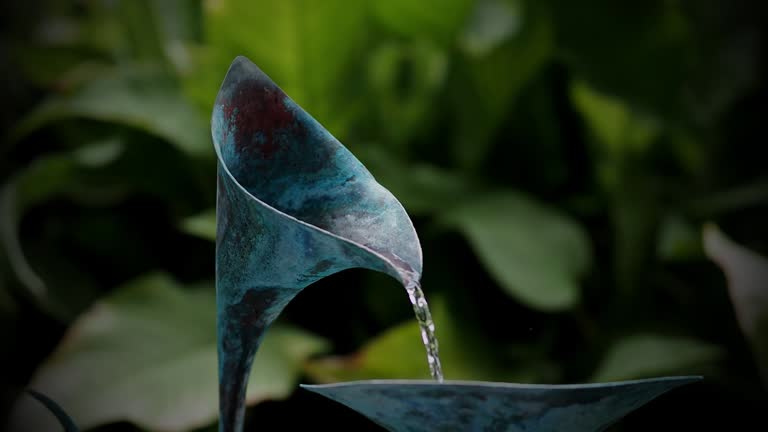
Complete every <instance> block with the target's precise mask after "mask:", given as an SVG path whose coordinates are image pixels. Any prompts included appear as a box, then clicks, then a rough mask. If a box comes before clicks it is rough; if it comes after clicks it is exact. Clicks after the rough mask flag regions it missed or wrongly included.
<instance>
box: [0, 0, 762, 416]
mask: <svg viewBox="0 0 768 432" xmlns="http://www.w3.org/2000/svg"><path fill="white" fill-rule="evenodd" d="M765 22H766V3H765V2H763V1H760V0H744V1H728V0H704V1H701V0H699V1H693V0H677V1H675V0H667V1H626V2H610V1H598V0H587V1H581V2H574V1H566V0H562V1H561V0H545V1H534V0H442V1H438V0H422V1H413V0H366V1H362V0H361V1H343V0H330V1H309V0H284V1H277V0H275V1H268V0H253V1H249V0H209V1H202V2H200V1H193V0H174V1H151V0H132V1H128V0H122V1H121V0H114V1H107V0H103V1H97V0H92V1H85V0H83V1H69V2H66V1H43V0H26V1H24V2H4V3H3V5H2V10H1V11H0V32H1V34H2V40H1V41H0V62H1V63H0V64H1V66H0V67H2V76H1V78H0V79H1V80H2V89H1V90H2V106H1V107H0V124H1V125H2V132H3V135H2V140H3V141H2V144H1V147H0V183H1V184H2V194H1V195H0V246H1V247H0V319H2V323H1V324H0V332H2V341H1V342H2V343H0V347H1V348H2V350H3V351H2V358H3V359H4V360H3V362H2V364H3V365H2V369H3V370H2V377H3V380H4V383H3V386H2V388H3V394H2V403H3V405H2V407H3V412H4V414H7V413H8V412H9V410H10V407H11V405H12V403H13V401H14V400H16V398H17V396H18V393H19V391H20V390H21V389H23V388H24V387H25V386H28V385H32V386H33V387H35V388H38V389H40V390H42V391H44V392H47V393H48V394H50V395H51V396H52V397H53V398H54V399H56V400H57V401H59V402H60V403H61V404H62V406H64V408H65V409H67V410H68V411H70V413H71V414H72V416H73V417H74V418H75V420H76V422H78V424H80V425H82V426H83V427H84V428H86V429H90V428H95V429H94V430H103V431H132V430H169V431H170V430H173V431H175V430H200V429H205V428H207V430H215V426H206V425H212V424H213V423H214V422H215V417H213V413H215V407H216V401H217V396H216V389H215V385H213V384H212V383H214V382H215V374H216V369H215V363H214V362H215V354H214V353H215V339H214V338H215V333H214V332H213V328H214V322H213V316H214V312H213V311H214V310H215V305H214V298H213V282H212V280H213V276H214V265H213V257H214V243H213V241H212V238H213V235H214V234H215V228H214V227H215V225H214V224H215V222H214V219H213V213H212V209H213V208H214V206H215V168H216V164H215V157H214V153H213V147H212V144H211V143H210V132H209V124H208V120H207V119H208V118H209V117H208V116H209V115H210V111H211V106H212V102H213V99H214V97H215V95H216V92H217V90H218V86H219V84H220V82H221V80H222V79H223V77H224V74H225V72H226V69H227V67H228V65H229V63H230V62H231V60H232V59H233V58H234V57H235V56H236V55H241V54H242V55H246V56H247V57H249V58H250V59H251V60H253V61H254V62H255V63H256V64H257V65H259V66H260V67H261V68H262V69H263V70H264V71H265V72H266V73H267V74H269V75H270V76H271V77H272V78H273V79H274V80H275V82H276V83H278V85H280V86H281V87H282V88H283V89H284V90H285V91H286V93H287V94H289V95H290V96H291V97H292V98H293V99H294V100H296V101H297V102H298V103H299V104H300V105H301V106H302V107H304V108H305V109H306V110H307V111H308V112H309V113H311V114H312V115H313V116H314V117H315V118H317V119H318V120H319V121H320V122H321V123H322V124H323V125H324V126H326V127H327V128H328V129H329V130H330V131H331V133H333V134H334V135H335V136H336V137H338V138H339V140H341V141H342V142H343V143H344V144H345V145H346V146H347V147H348V148H349V149H350V150H351V151H352V152H353V153H354V154H355V155H357V156H358V157H359V158H360V159H361V161H362V162H363V163H364V164H366V166H367V167H368V168H369V169H370V170H371V172H372V173H373V174H374V176H376V178H377V179H378V180H379V181H380V182H381V183H382V184H383V185H384V186H385V187H387V188H389V189H390V190H391V191H392V192H393V193H394V194H395V196H397V197H398V198H399V199H400V200H401V201H402V203H403V205H404V206H405V208H406V209H407V210H408V212H409V214H410V215H411V216H412V218H413V220H414V223H415V225H416V229H417V232H418V233H419V236H420V239H421V242H422V247H423V251H424V257H425V265H424V269H425V272H424V277H423V286H424V290H425V292H426V295H427V298H428V299H429V300H430V303H431V305H432V309H433V313H434V316H435V320H436V324H437V332H438V337H440V341H441V348H442V353H443V363H444V368H445V373H446V376H447V378H449V379H479V380H488V381H508V382H532V383H576V382H590V381H612V380H623V379H635V378H643V377H650V376H660V375H671V374H703V375H704V376H705V380H704V382H702V383H699V384H695V385H691V386H689V387H686V388H683V389H679V390H676V391H674V392H672V393H670V394H668V395H665V396H663V397H661V398H660V399H658V400H656V401H654V402H652V403H650V404H649V405H647V406H646V407H644V408H642V409H640V410H639V411H637V412H636V413H634V414H631V415H630V416H628V417H627V418H626V419H625V420H624V421H622V422H621V423H620V424H618V425H617V426H615V427H614V429H613V430H617V431H621V430H624V431H640V430H649V429H650V430H692V429H698V428H702V427H704V426H713V425H716V424H720V423H721V422H724V421H727V420H729V419H738V421H739V423H742V422H743V423H744V424H752V425H754V426H753V427H752V429H753V430H759V429H762V428H764V426H762V427H761V426H760V425H765V424H766V422H765V419H764V412H763V411H761V410H764V409H765V407H766V406H768V394H766V385H767V384H768V381H767V380H766V379H764V380H762V381H761V378H760V367H761V366H760V365H761V364H762V367H763V370H765V362H768V356H762V357H761V356H760V355H759V354H758V353H759V352H760V351H759V350H760V349H763V350H765V349H766V348H765V346H766V345H765V344H766V342H765V341H766V340H768V332H766V331H764V330H763V331H757V330H749V329H748V331H747V332H746V334H745V333H744V332H743V328H742V327H743V326H742V327H740V325H739V319H742V322H743V319H744V317H743V316H740V314H743V313H744V312H743V310H744V308H743V306H742V307H741V308H740V306H739V305H736V308H734V305H733V304H732V303H731V299H730V297H729V289H730V290H732V292H738V290H739V289H740V288H739V284H738V283H737V282H734V280H735V279H733V280H730V281H727V280H726V278H725V276H724V274H723V272H722V271H721V269H720V268H718V266H716V265H715V264H714V263H713V262H712V261H711V260H710V259H709V258H708V257H707V253H706V252H705V250H704V247H703V244H702V231H703V229H704V227H705V226H708V227H709V232H710V234H711V235H716V234H715V233H717V232H719V231H716V228H715V226H717V227H719V229H720V230H722V233H724V235H726V236H728V237H729V238H730V239H731V240H732V241H733V242H734V243H732V244H731V243H729V244H730V245H731V246H732V247H734V248H740V247H744V248H747V249H748V250H751V251H753V252H754V253H757V254H762V255H763V256H765V255H766V254H768V224H766V220H768V175H767V173H766V170H765V165H766V162H767V161H768V151H766V146H765V143H766V139H765V134H764V128H765V120H766V114H768V109H766V100H768V93H767V92H766V82H765V76H766V56H765V53H766V32H765V26H764V23H765ZM531 209H534V210H535V211H534V210H531ZM528 210H531V211H532V212H533V214H534V215H535V216H531V212H529V211H528ZM706 224H710V225H706ZM715 224H716V225H715ZM738 245H741V246H738ZM708 250H709V249H708ZM712 254H715V255H717V254H718V251H716V250H715V251H711V250H709V255H712ZM521 263H522V264H521ZM729 282H731V283H730V286H729ZM761 282H762V280H760V281H757V283H755V284H753V286H752V289H755V288H757V289H758V290H760V289H762V290H763V292H765V289H768V287H767V286H766V285H765V284H764V283H761ZM763 299H765V296H763ZM196 306H199V308H197V309H196V308H195V307H196ZM749 307H753V308H754V310H757V311H762V312H760V313H762V316H763V317H765V316H766V314H768V302H763V303H762V304H760V303H759V302H758V303H753V304H749ZM278 326H280V328H281V329H285V330H286V331H289V332H293V333H285V332H283V333H279V331H278V330H275V336H274V338H273V339H272V341H271V342H270V345H268V346H267V345H265V347H264V349H263V350H262V351H260V353H259V356H258V357H265V360H264V362H263V363H261V364H260V363H258V362H259V360H258V359H257V366H256V367H257V368H259V367H261V368H262V369H261V370H262V372H263V373H261V374H260V375H259V378H258V380H257V381H256V382H255V383H252V384H251V392H252V395H253V399H254V401H256V400H264V401H262V402H261V403H258V404H255V405H254V406H253V407H252V408H251V409H250V411H249V416H248V426H249V428H248V429H249V430H255V429H257V428H258V427H259V426H260V425H262V422H268V423H270V424H275V422H278V423H279V422H282V423H283V424H284V425H285V426H286V427H287V426H298V425H301V424H304V422H307V421H308V420H309V421H312V422H313V424H314V427H321V428H323V427H333V428H339V429H346V428H354V429H356V430H369V429H370V430H375V427H374V426H372V425H371V424H370V423H368V422H367V421H366V420H365V419H363V418H361V417H359V416H357V415H356V414H354V413H351V412H349V411H347V410H346V409H345V408H343V407H341V406H339V405H335V404H332V403H330V402H328V401H325V400H323V399H321V398H319V397H317V396H315V395H312V394H309V393H307V392H305V391H302V390H299V389H298V387H297V384H298V383H299V382H338V381H345V380H351V379H358V378H419V377H425V376H427V374H428V370H427V367H426V361H425V359H424V354H423V348H422V347H421V346H420V341H419V336H418V333H417V330H416V327H415V322H414V320H413V318H412V312H411V309H410V306H409V304H408V301H407V297H406V295H405V292H404V291H403V290H402V289H401V288H400V287H399V286H398V285H397V284H396V282H395V281H393V280H390V279H388V278H387V277H385V276H382V275H378V274H371V273H370V272H365V271H348V272H344V273H341V274H338V275H334V276H331V277H329V278H327V279H326V280H323V281H320V282H318V283H317V284H315V285H314V286H312V287H310V288H308V289H307V290H306V291H305V292H303V293H302V294H301V295H299V296H298V297H297V298H296V300H295V301H294V302H293V303H291V305H289V307H288V308H287V310H286V312H285V314H284V316H283V317H281V319H280V323H279V324H278ZM765 328H766V327H765V326H763V329H765ZM761 346H762V347H763V348H761ZM267 350H271V351H270V352H271V353H273V354H274V355H273V356H272V357H269V358H267V356H269V355H272V354H266V351H267ZM763 352H765V351H763ZM191 353H194V355H192V354H191ZM201 358H202V359H203V360H201ZM761 358H762V359H763V360H762V361H761V360H760V359H761ZM209 366H210V367H209ZM66 377H69V378H68V379H69V381H67V378H66ZM66 382H68V383H69V384H62V383H66ZM136 401H142V403H146V404H147V406H150V407H153V408H155V409H153V410H152V412H149V411H150V410H147V409H145V408H142V405H141V404H138V405H136V406H138V407H139V408H138V409H135V407H134V405H135V404H134V403H133V402H136ZM190 401H194V403H191V402H190ZM201 407H202V408H201ZM169 425H170V426H169ZM273 428H276V427H272V428H265V427H263V425H262V429H267V430H269V429H273ZM30 430H33V429H30Z"/></svg>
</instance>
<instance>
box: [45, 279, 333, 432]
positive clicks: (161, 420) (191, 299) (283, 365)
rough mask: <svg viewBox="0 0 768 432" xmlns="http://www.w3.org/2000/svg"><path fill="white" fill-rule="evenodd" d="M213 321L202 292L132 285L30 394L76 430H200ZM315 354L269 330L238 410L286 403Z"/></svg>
mask: <svg viewBox="0 0 768 432" xmlns="http://www.w3.org/2000/svg"><path fill="white" fill-rule="evenodd" d="M215 315H216V301H215V298H214V290H213V287H212V286H205V287H204V288H196V289H184V288H183V287H182V286H180V285H178V284H177V283H176V282H174V281H173V280H172V279H171V278H169V277H168V276H167V275H164V274H153V275H149V276H145V277H142V278H140V279H138V280H136V281H133V282H131V283H129V284H127V285H125V286H122V287H120V288H118V289H117V290H116V291H115V292H114V293H113V294H111V295H110V296H108V297H107V298H105V299H103V300H102V301H99V302H98V303H96V304H95V305H94V306H93V307H92V308H91V309H90V310H88V311H87V312H86V313H84V314H83V315H82V316H81V317H80V318H79V319H78V320H77V321H76V322H75V323H74V325H73V326H72V327H71V328H70V329H69V331H68V332H67V334H66V335H65V336H64V339H63V340H62V342H61V343H60V345H59V346H58V348H57V349H56V350H55V352H54V353H53V354H52V355H51V356H50V357H49V358H48V359H47V360H46V361H45V362H44V363H43V365H42V367H41V368H40V369H39V370H38V371H37V373H36V374H35V376H34V378H33V380H32V384H31V388H33V389H35V390H38V391H41V392H43V393H45V394H46V395H48V396H49V397H51V398H52V399H54V400H56V401H57V402H58V403H59V404H60V405H61V406H62V408H63V409H64V410H65V411H66V412H68V413H69V414H70V415H71V416H72V418H73V419H74V420H75V422H76V423H77V424H78V426H80V427H81V428H83V429H88V428H92V427H95V426H97V425H101V424H105V423H109V422H115V421H130V422H132V423H135V424H137V425H139V426H141V427H144V428H147V429H151V430H163V431H183V430H188V429H191V428H194V427H200V426H204V425H206V424H208V423H210V422H212V421H213V420H214V419H215V418H216V416H217V411H218V392H217V390H216V389H217V367H216V324H215V323H216V319H215ZM324 348H325V343H324V342H323V341H322V340H320V339H318V338H316V337H314V336H311V335H309V334H307V333H305V332H302V331H299V330H297V329H293V328H289V327H285V326H280V325H278V326H275V327H273V328H272V329H271V331H270V332H269V333H268V335H267V336H266V339H265V341H264V349H263V350H262V351H261V352H260V353H259V354H258V356H257V357H256V360H255V363H254V368H253V373H252V374H251V378H250V381H249V386H248V395H247V400H248V403H251V404H254V403H257V402H259V401H262V400H265V399H279V398H283V397H286V396H288V395H289V394H290V393H291V392H292V391H293V389H294V386H295V382H294V381H295V380H296V378H297V377H298V373H299V367H300V364H301V362H302V361H303V360H304V359H306V358H307V357H308V356H310V355H312V354H315V353H318V352H320V351H322V350H323V349H324ZM41 430H42V429H41Z"/></svg>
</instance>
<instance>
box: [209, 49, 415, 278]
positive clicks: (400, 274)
mask: <svg viewBox="0 0 768 432" xmlns="http://www.w3.org/2000/svg"><path fill="white" fill-rule="evenodd" d="M243 62H247V63H249V64H250V65H252V66H254V67H256V68H258V66H256V65H255V64H253V62H251V61H250V60H248V58H246V57H245V56H237V57H236V58H235V59H234V60H233V61H232V64H231V65H230V67H229V70H228V71H227V74H226V75H225V76H224V80H223V81H222V84H221V86H220V87H219V94H221V92H222V90H223V88H224V85H225V84H226V82H227V79H228V78H229V75H230V72H231V71H232V68H233V67H235V66H236V65H238V64H239V63H243ZM262 73H263V72H262ZM265 76H266V74H265ZM286 97H288V98H290V96H287V95H286ZM296 106H297V107H298V108H299V109H301V110H303V108H301V107H300V106H299V105H298V104H296ZM307 115H309V116H310V117H311V115H310V114H308V113H307ZM211 122H213V119H212V120H211ZM213 130H214V128H213V127H211V139H212V140H213V147H214V149H215V151H216V158H217V160H218V162H219V164H220V166H221V167H222V168H223V170H224V172H225V173H226V175H227V177H228V178H229V179H230V180H231V181H232V182H233V183H234V184H235V185H237V188H238V189H239V190H240V191H241V192H243V193H244V194H246V196H247V197H249V198H250V199H253V200H254V201H255V202H257V203H258V204H259V205H261V206H263V207H264V208H266V209H268V210H269V211H272V212H274V213H276V214H278V215H280V216H282V217H285V218H288V219H289V220H291V221H294V222H296V223H298V224H301V225H303V226H305V227H307V228H310V229H312V230H315V231H317V232H318V233H320V234H323V235H326V236H329V237H331V238H333V239H335V240H339V241H342V242H345V243H348V244H350V245H353V246H355V247H357V248H360V249H362V250H364V251H366V252H368V253H370V254H371V255H373V256H375V257H376V258H378V259H380V260H381V261H382V262H384V263H386V265H387V266H388V267H389V268H390V269H391V270H393V271H394V273H395V274H397V275H398V277H399V278H400V282H401V283H405V282H406V279H408V278H407V276H412V275H413V274H416V275H417V276H418V277H420V276H421V274H420V273H416V272H412V274H411V275H405V274H404V273H405V272H406V271H405V270H403V269H401V268H399V267H398V266H396V265H395V264H394V263H393V262H392V260H390V259H389V258H387V257H386V256H384V255H382V254H381V253H379V252H377V251H375V250H373V249H371V248H370V247H368V246H365V245H363V244H360V243H358V242H356V241H353V240H351V239H348V238H346V237H342V236H340V235H338V234H336V233H333V232H331V231H328V230H325V229H323V228H320V227H318V226H315V225H313V224H310V223H308V222H305V221H303V220H301V219H298V218H297V217H295V216H293V215H290V214H288V213H285V212H283V211H281V210H278V209H277V208H275V207H273V206H272V205H270V204H269V203H267V202H265V201H263V200H261V199H260V198H258V197H257V196H255V195H254V194H252V193H251V192H250V191H249V190H248V189H246V188H245V187H244V186H243V185H242V184H240V182H239V181H238V180H237V179H236V178H235V176H234V175H233V174H232V173H231V172H230V170H229V167H228V166H227V164H226V163H225V162H224V158H223V156H222V154H221V147H220V143H219V142H218V140H217V139H216V136H215V135H214V134H213ZM337 141H338V140H337ZM339 145H342V144H341V143H339ZM342 146H343V145H342ZM355 159H356V158H355ZM374 181H375V180H374ZM394 202H395V203H396V205H398V206H400V208H401V209H402V210H403V212H405V213H406V214H407V211H406V210H405V208H404V207H403V205H402V204H401V203H400V201H398V200H396V199H395V200H394ZM406 220H407V222H408V223H409V224H410V228H411V230H413V232H414V234H415V233H416V229H415V228H414V226H413V223H412V221H411V220H410V218H406ZM416 247H417V250H418V254H419V262H423V260H424V256H423V252H422V249H421V245H420V244H417V245H416ZM393 255H394V253H393ZM395 256H396V257H397V255H395ZM397 258H398V259H399V258H400V257H397ZM401 261H403V262H406V261H405V260H401Z"/></svg>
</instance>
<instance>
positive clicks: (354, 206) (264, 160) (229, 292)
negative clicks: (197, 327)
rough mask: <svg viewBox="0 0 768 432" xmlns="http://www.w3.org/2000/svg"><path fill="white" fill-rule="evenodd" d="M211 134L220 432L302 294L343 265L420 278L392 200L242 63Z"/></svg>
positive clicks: (230, 422) (404, 279)
mask: <svg viewBox="0 0 768 432" xmlns="http://www.w3.org/2000/svg"><path fill="white" fill-rule="evenodd" d="M212 135H213V142H214V146H215V148H216V154H217V156H218V161H219V174H218V202H217V241H216V293H217V302H218V305H217V308H218V337H219V340H218V347H219V379H220V409H221V423H220V424H221V430H225V431H237V430H240V429H241V427H242V421H243V410H244V398H245V390H246V389H245V386H246V382H247V378H248V374H249V371H250V367H251V363H252V360H253V357H254V354H255V352H256V350H257V348H258V346H259V343H260V341H261V339H262V336H263V334H264V332H265V331H266V329H267V328H268V327H269V325H270V324H271V323H272V322H273V321H274V320H275V318H277V316H278V315H279V314H280V312H281V311H282V309H283V307H285V305H286V304H287V303H288V302H290V301H291V299H292V298H293V297H294V296H295V295H296V294H297V293H298V292H299V291H301V289H303V288H305V287H306V286H308V285H310V284H311V283H313V282H315V281H317V280H318V279H321V278H323V277H325V276H328V275H330V274H333V273H336V272H339V271H341V270H344V269H349V268H354V267H361V268H368V269H372V270H377V271H381V272H384V273H387V274H389V275H391V276H393V277H394V278H396V279H397V280H399V281H400V282H401V283H403V284H404V285H405V284H408V283H410V282H412V281H415V280H416V281H417V280H418V279H419V276H420V274H421V266H422V258H421V248H420V246H419V240H418V238H417V236H416V232H415V230H414V229H413V225H412V223H411V221H410V219H409V218H408V215H407V214H406V212H405V210H404V209H403V207H402V206H401V205H400V203H399V202H398V201H397V200H396V199H395V197H394V196H392V194H391V193H389V191H387V190H386V189H385V188H383V187H382V186H381V185H379V184H378V183H377V182H376V181H375V179H374V178H373V176H372V175H371V174H370V173H369V172H368V170H366V169H365V167H364V166H363V165H362V164H361V163H360V162H359V161H358V160H357V159H356V158H355V157H354V156H353V155H352V154H351V153H350V152H349V151H348V150H347V149H346V148H344V146H342V145H341V143H339V141H337V140H336V139H335V138H334V137H333V136H332V135H331V134H330V133H329V132H328V131H326V130H325V129H324V128H323V127H322V126H321V125H320V124H319V123H318V122H317V121H316V120H315V119H313V118H312V117H311V116H310V115H309V114H307V113H306V112H305V111H303V110H302V109H301V108H300V107H299V106H297V105H296V104H295V103H294V102H293V101H292V100H291V99H290V98H289V97H288V96H286V95H285V93H283V91H282V90H280V88H278V87H277V85H275V83H274V82H272V80H271V79H269V77H267V75H265V74H264V73H263V72H262V71H261V70H259V68H258V67H256V65H254V64H253V63H251V62H250V61H249V60H247V59H245V58H244V57H238V58H237V59H235V61H234V62H233V63H232V66H231V67H230V69H229V71H228V72H227V75H226V78H225V79H224V83H223V84H222V86H221V90H220V91H219V94H218V97H217V98H216V102H215V105H214V109H213V118H212Z"/></svg>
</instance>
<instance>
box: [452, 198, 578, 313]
mask: <svg viewBox="0 0 768 432" xmlns="http://www.w3.org/2000/svg"><path fill="white" fill-rule="evenodd" d="M443 222H444V223H447V224H448V225H449V226H452V227H455V228H456V229H458V230H459V231H461V232H462V233H463V234H464V235H466V237H467V239H468V240H469V243H470V245H471V246H472V248H473V249H474V250H475V253H476V254H477V256H478V258H479V259H480V261H481V262H482V263H483V264H484V265H485V267H486V269H487V270H488V272H489V273H490V274H491V276H493V277H494V278H495V279H496V281H497V282H498V283H499V285H500V286H501V287H502V288H504V290H505V291H506V292H507V293H509V294H510V295H511V296H513V297H514V298H515V299H517V300H518V301H520V302H521V303H523V304H525V305H527V306H529V307H532V308H534V309H539V310H544V311H558V310H563V309H567V308H569V307H572V306H573V305H575V304H576V303H577V302H578V301H579V297H580V294H579V279H580V278H581V277H582V276H583V275H584V274H585V273H586V272H587V270H588V268H589V266H590V262H591V247H590V242H589V238H588V236H587V234H586V232H585V231H584V230H583V229H582V227H581V226H580V225H579V223H578V222H576V221H574V220H572V219H571V218H569V217H568V216H567V215H564V214H562V213H560V212H559V211H557V210H556V209H554V208H550V207H548V206H545V205H543V204H540V203H537V202H535V201H533V200H531V199H530V198H528V197H526V196H524V195H522V194H520V193H516V192H511V191H509V192H499V193H496V194H493V195H488V196H485V197H481V198H478V199H476V200H473V201H470V202H468V203H466V204H464V205H462V206H459V207H457V208H455V209H454V210H452V211H450V212H448V213H446V214H445V215H444V218H443Z"/></svg>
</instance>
